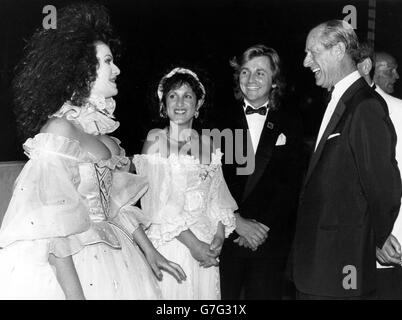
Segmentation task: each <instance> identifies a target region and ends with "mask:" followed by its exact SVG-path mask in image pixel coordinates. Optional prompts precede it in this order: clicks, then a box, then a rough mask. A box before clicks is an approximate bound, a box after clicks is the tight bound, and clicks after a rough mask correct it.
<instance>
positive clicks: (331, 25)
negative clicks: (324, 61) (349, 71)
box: [316, 20, 360, 61]
mask: <svg viewBox="0 0 402 320" xmlns="http://www.w3.org/2000/svg"><path fill="white" fill-rule="evenodd" d="M316 29H318V30H319V31H320V42H321V44H322V45H323V46H324V47H325V48H326V49H329V48H332V47H333V46H335V45H336V44H337V43H339V42H342V43H343V44H344V45H345V48H346V53H347V54H348V55H349V56H350V57H351V58H352V60H354V61H356V60H357V58H358V56H359V55H360V50H359V49H360V46H359V39H358V38H357V35H356V33H355V31H354V30H353V28H352V26H351V25H350V24H349V23H347V22H346V21H344V20H329V21H327V22H324V23H321V24H319V25H318V26H317V27H316Z"/></svg>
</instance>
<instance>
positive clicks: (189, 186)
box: [133, 149, 237, 246]
mask: <svg viewBox="0 0 402 320" xmlns="http://www.w3.org/2000/svg"><path fill="white" fill-rule="evenodd" d="M221 157H222V153H221V152H220V150H219V149H218V150H216V152H214V153H213V154H212V159H211V163H210V164H202V163H200V161H199V160H198V159H197V158H195V157H194V156H190V155H175V154H171V155H170V156H169V157H167V158H166V157H163V156H161V155H160V154H149V155H135V156H134V160H133V161H134V165H135V167H136V170H137V172H138V173H139V174H140V175H144V176H146V178H147V179H148V183H149V190H148V192H147V193H146V194H145V195H144V197H143V198H142V199H141V205H142V208H143V209H144V211H145V214H147V215H148V216H149V217H150V219H151V221H152V225H151V227H150V229H149V230H148V236H149V237H150V239H151V240H153V242H154V245H155V246H159V245H160V244H161V243H163V242H164V241H168V239H171V238H173V237H175V236H177V235H178V234H179V233H180V232H182V231H183V230H186V229H188V228H190V229H191V230H192V231H193V232H194V233H195V234H196V235H197V236H198V237H199V238H201V239H203V241H210V240H211V239H212V237H213V235H214V233H215V232H216V228H217V223H218V222H219V221H223V222H224V224H225V225H226V226H227V228H226V231H227V232H228V234H229V233H230V232H232V231H233V228H234V216H233V209H235V208H237V206H236V203H235V201H234V200H233V198H232V197H231V195H230V193H229V191H228V190H227V186H226V184H225V182H224V179H223V175H222V165H221Z"/></svg>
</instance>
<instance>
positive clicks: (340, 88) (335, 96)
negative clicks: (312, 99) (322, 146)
mask: <svg viewBox="0 0 402 320" xmlns="http://www.w3.org/2000/svg"><path fill="white" fill-rule="evenodd" d="M360 77H361V76H360V74H359V71H354V72H352V73H350V74H348V75H347V76H346V77H345V78H343V79H342V80H340V81H338V83H337V84H335V86H334V91H332V96H331V100H330V101H329V103H328V106H327V109H326V110H325V113H324V117H323V118H322V122H321V127H320V131H318V137H317V141H316V143H315V149H314V151H315V150H317V146H318V144H319V142H320V140H321V138H322V135H323V134H324V131H325V129H326V128H327V125H328V123H329V121H330V120H331V117H332V114H333V113H334V111H335V108H336V105H337V104H338V102H339V100H340V99H341V97H342V95H343V94H344V93H345V92H346V90H347V89H348V88H349V87H350V86H351V85H352V84H353V83H354V82H355V81H356V80H357V79H359V78H360Z"/></svg>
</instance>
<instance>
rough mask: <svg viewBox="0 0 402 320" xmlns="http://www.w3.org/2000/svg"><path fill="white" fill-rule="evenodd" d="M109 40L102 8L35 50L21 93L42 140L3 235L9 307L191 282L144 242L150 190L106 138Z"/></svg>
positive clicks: (62, 25) (35, 41) (68, 22)
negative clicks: (141, 202) (14, 302)
mask: <svg viewBox="0 0 402 320" xmlns="http://www.w3.org/2000/svg"><path fill="white" fill-rule="evenodd" d="M110 32H111V30H110V25H109V20H108V15H107V13H106V11H105V9H104V8H103V7H101V6H97V5H93V4H90V5H86V4H78V5H73V6H69V7H66V8H64V9H62V10H59V11H58V25H57V29H56V30H51V29H50V30H39V31H37V32H36V33H35V34H34V36H33V38H32V39H31V41H30V42H29V44H28V47H27V55H26V57H25V58H24V60H23V62H22V63H21V67H20V69H19V71H18V73H17V75H16V78H15V81H14V86H15V90H16V97H17V98H16V107H17V116H18V122H19V124H20V126H21V127H22V129H23V130H24V134H26V135H27V136H34V137H33V138H29V139H27V140H26V142H25V143H24V150H25V153H26V154H27V156H28V157H29V161H28V162H27V164H26V165H25V167H24V168H23V170H22V172H21V174H20V175H19V177H18V178H17V181H16V184H15V189H14V193H13V197H12V199H11V201H10V204H9V207H8V210H7V212H6V214H5V217H4V220H3V223H2V226H1V230H0V247H2V249H1V250H0V299H66V298H67V299H84V298H86V299H161V298H162V296H161V291H160V289H159V284H158V281H157V278H159V280H160V279H161V278H162V273H161V270H166V271H168V272H169V273H171V274H172V275H173V276H174V277H175V278H176V279H177V281H179V282H181V281H182V280H184V279H185V274H184V273H183V271H182V269H181V268H180V267H179V266H178V265H177V264H175V263H172V262H170V261H168V260H166V259H165V258H164V257H163V256H162V255H161V254H159V253H158V252H157V251H156V250H155V248H154V247H153V246H152V244H151V242H150V241H149V239H148V238H147V237H146V236H145V233H144V231H143V229H142V226H145V227H147V226H149V221H148V220H147V219H145V218H144V215H143V214H142V212H141V210H140V209H138V208H136V207H134V206H133V204H135V203H136V202H137V200H138V199H139V198H140V197H141V196H142V194H143V193H144V192H145V191H146V189H147V187H148V186H147V183H146V181H145V180H144V179H143V178H141V177H138V176H136V175H133V174H130V173H128V172H127V169H128V167H129V164H130V161H129V159H128V158H127V157H126V156H125V154H124V150H123V149H122V148H121V147H120V142H119V141H118V140H117V139H116V138H113V137H109V136H107V134H108V133H111V132H113V131H114V130H115V129H116V128H117V127H118V126H119V123H118V122H117V121H115V120H114V117H113V111H114V109H115V102H114V100H113V98H112V96H114V95H116V94H117V87H116V83H115V80H116V77H117V76H118V75H119V73H120V70H119V69H118V68H117V66H116V65H115V64H114V62H113V55H112V53H111V51H110V48H109V46H108V44H109V43H110V41H109V40H110V39H111V38H110V35H111V34H110ZM63 101H67V102H65V103H64V104H63ZM60 106H61V108H60ZM57 109H59V110H57ZM39 129H40V132H39V133H38V131H39ZM140 248H141V249H140ZM154 273H155V274H154ZM155 275H156V276H155Z"/></svg>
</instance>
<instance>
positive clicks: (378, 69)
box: [373, 52, 399, 94]
mask: <svg viewBox="0 0 402 320" xmlns="http://www.w3.org/2000/svg"><path fill="white" fill-rule="evenodd" d="M397 69H398V63H397V62H396V59H395V58H394V57H393V56H391V55H390V54H389V53H386V52H377V53H376V54H375V69H374V77H373V80H374V82H375V84H376V86H377V87H380V88H381V90H383V91H384V92H386V93H388V94H392V93H393V92H394V85H395V82H396V81H397V80H398V79H399V74H398V71H397Z"/></svg>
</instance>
